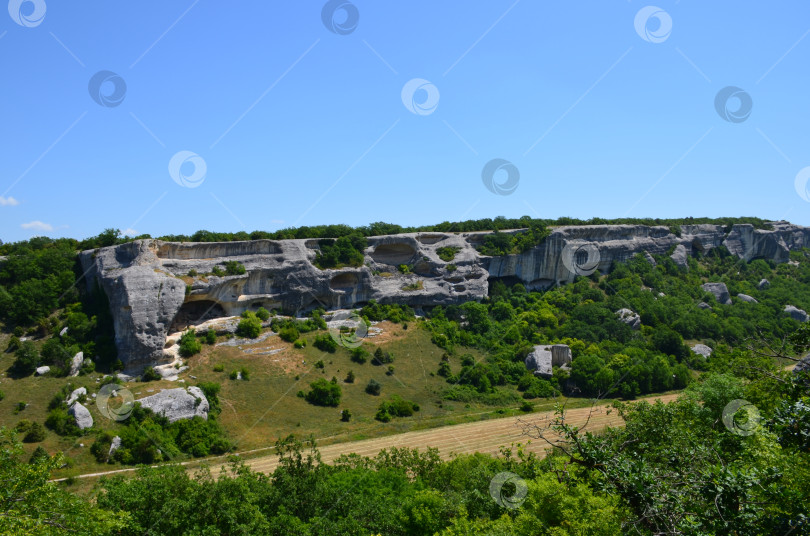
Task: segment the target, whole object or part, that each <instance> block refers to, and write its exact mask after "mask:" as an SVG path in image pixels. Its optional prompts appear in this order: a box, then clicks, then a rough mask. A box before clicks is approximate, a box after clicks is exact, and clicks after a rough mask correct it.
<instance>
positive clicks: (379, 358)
mask: <svg viewBox="0 0 810 536" xmlns="http://www.w3.org/2000/svg"><path fill="white" fill-rule="evenodd" d="M393 362H394V356H393V355H392V354H391V353H390V352H386V351H384V350H383V349H382V347H380V346H378V347H377V349H376V350H374V358H372V360H371V364H372V365H377V366H380V365H387V364H389V363H393Z"/></svg>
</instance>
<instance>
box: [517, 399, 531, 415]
mask: <svg viewBox="0 0 810 536" xmlns="http://www.w3.org/2000/svg"><path fill="white" fill-rule="evenodd" d="M520 411H524V412H526V413H531V412H532V411H534V405H532V403H531V402H529V401H528V400H524V401H523V402H522V403H521V404H520Z"/></svg>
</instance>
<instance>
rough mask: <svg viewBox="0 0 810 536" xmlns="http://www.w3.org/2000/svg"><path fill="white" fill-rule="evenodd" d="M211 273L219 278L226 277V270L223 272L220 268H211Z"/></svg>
mask: <svg viewBox="0 0 810 536" xmlns="http://www.w3.org/2000/svg"><path fill="white" fill-rule="evenodd" d="M211 273H212V274H214V275H215V276H217V277H224V276H225V270H223V269H222V268H220V267H219V266H214V267H213V268H211Z"/></svg>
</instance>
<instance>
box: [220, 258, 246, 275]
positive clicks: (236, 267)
mask: <svg viewBox="0 0 810 536" xmlns="http://www.w3.org/2000/svg"><path fill="white" fill-rule="evenodd" d="M225 273H227V274H228V275H243V274H244V273H245V267H244V265H243V264H242V263H240V262H239V261H225Z"/></svg>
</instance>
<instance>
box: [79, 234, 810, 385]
mask: <svg viewBox="0 0 810 536" xmlns="http://www.w3.org/2000/svg"><path fill="white" fill-rule="evenodd" d="M485 234H486V233H458V234H454V233H432V232H423V233H408V234H400V235H388V236H377V237H370V238H369V239H368V244H369V246H368V248H367V249H366V251H365V252H364V255H365V264H364V266H362V267H360V268H341V269H336V270H321V269H319V268H317V267H316V266H315V265H314V264H312V261H313V260H314V259H315V255H316V253H317V251H318V240H317V239H309V240H256V241H250V242H216V243H173V242H162V241H159V240H138V241H135V242H131V243H128V244H124V245H120V246H113V247H108V248H101V249H97V250H90V251H85V252H82V253H81V254H80V260H81V263H82V266H83V268H84V270H85V271H86V272H87V277H86V280H87V284H88V286H92V285H94V284H95V282H98V283H99V284H100V285H101V287H102V288H103V289H104V291H105V292H106V294H107V296H108V298H109V300H110V311H111V313H112V316H113V318H114V322H115V338H116V346H117V348H118V352H119V358H120V359H121V360H122V361H123V363H124V364H125V366H126V368H127V369H128V370H138V369H141V368H143V367H144V366H146V365H151V364H157V363H160V362H163V361H165V358H164V354H163V347H164V344H165V342H166V335H167V333H169V330H170V329H178V328H182V327H185V326H186V325H192V324H195V323H198V322H200V321H201V320H205V319H207V318H212V317H217V316H228V315H238V314H240V313H242V312H243V311H245V310H248V309H258V308H259V307H265V308H267V309H282V310H284V311H287V312H291V313H292V312H302V311H306V310H309V309H313V308H315V307H319V306H320V307H324V308H326V309H333V308H346V307H354V306H358V305H361V304H363V303H366V302H368V301H369V300H372V299H374V300H377V301H378V302H380V303H394V302H396V303H402V304H408V305H411V306H414V307H421V306H431V305H440V304H444V305H447V304H455V303H463V302H465V301H469V300H478V299H481V298H484V297H486V296H487V292H488V283H489V280H490V278H505V279H506V280H507V281H514V282H522V283H523V284H525V285H526V287H527V288H530V289H542V288H548V287H550V286H553V285H556V284H559V283H564V282H568V281H571V280H573V279H574V278H575V277H576V276H577V275H589V274H591V273H593V272H594V271H596V270H599V271H600V272H602V273H605V272H607V271H608V270H609V269H610V266H611V264H612V263H613V262H614V261H624V260H627V259H629V258H631V257H632V256H633V255H635V254H636V253H643V252H648V253H652V254H664V253H667V252H668V251H669V250H670V248H673V247H674V246H677V245H682V246H683V247H684V248H685V249H686V252H687V254H688V255H694V254H695V253H697V252H700V253H705V252H706V251H708V250H710V249H711V248H714V247H717V246H720V245H724V246H726V247H727V248H728V249H729V251H730V252H731V253H732V254H734V255H736V256H737V257H739V258H743V259H745V260H752V259H755V258H767V259H772V260H774V261H776V262H786V261H787V260H788V253H789V251H790V250H791V249H797V248H801V247H808V246H810V228H804V227H799V226H795V225H791V224H789V223H787V222H775V223H774V224H773V230H760V229H754V228H753V226H751V225H734V226H733V227H732V228H731V229H730V230H729V231H728V232H727V231H726V230H725V229H724V228H723V227H722V226H719V225H683V226H681V233H680V236H676V235H675V234H672V233H671V232H670V231H669V229H668V228H666V227H647V226H643V225H592V226H571V227H556V228H554V229H553V231H552V233H551V235H550V236H549V237H548V238H547V239H546V240H545V241H544V242H543V243H542V244H540V245H538V246H536V247H534V248H532V249H531V250H529V251H526V252H524V253H521V254H518V255H506V256H502V257H487V256H484V255H481V254H479V253H478V252H477V251H476V249H475V246H476V245H477V244H479V243H480V242H481V240H482V239H483V237H484V235H485ZM445 246H453V247H455V248H458V253H457V254H456V256H455V258H454V259H453V260H452V261H450V262H445V261H443V260H441V259H440V258H439V256H438V254H437V249H438V248H440V247H445ZM226 261H238V262H239V263H241V264H243V265H244V266H245V268H246V273H245V274H243V275H232V276H224V277H218V276H215V275H211V273H212V271H213V270H214V267H216V266H219V267H220V268H222V266H223V265H224V263H225V262H226ZM402 264H405V265H408V266H410V267H411V270H412V273H408V274H402V273H400V272H399V271H398V270H397V266H399V265H402ZM450 264H452V265H453V266H450ZM190 272H191V273H195V272H196V273H197V274H200V275H197V276H193V277H190V276H188V274H189V273H190ZM187 286H188V287H189V288H188V289H187ZM409 289H410V290H409Z"/></svg>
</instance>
